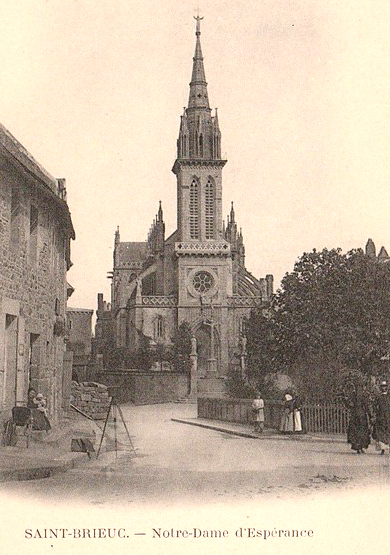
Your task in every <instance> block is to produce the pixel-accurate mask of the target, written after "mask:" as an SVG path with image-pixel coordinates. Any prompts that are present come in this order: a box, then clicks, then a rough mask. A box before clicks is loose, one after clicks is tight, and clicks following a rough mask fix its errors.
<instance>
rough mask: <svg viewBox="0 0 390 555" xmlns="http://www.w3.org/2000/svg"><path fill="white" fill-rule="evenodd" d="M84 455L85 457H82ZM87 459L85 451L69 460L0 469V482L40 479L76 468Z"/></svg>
mask: <svg viewBox="0 0 390 555" xmlns="http://www.w3.org/2000/svg"><path fill="white" fill-rule="evenodd" d="M84 455H85V458H84ZM88 461H89V459H88V457H87V455H86V454H85V453H83V454H78V455H76V456H74V457H72V458H71V459H69V460H66V461H64V462H62V463H60V464H52V463H50V462H48V463H47V465H45V464H44V463H43V464H42V465H39V466H33V467H31V468H17V469H10V470H0V482H9V481H19V482H22V481H26V480H40V479H42V478H50V477H51V476H54V475H55V474H60V473H62V472H66V471H67V470H70V469H72V468H76V467H77V466H79V464H82V463H83V462H88Z"/></svg>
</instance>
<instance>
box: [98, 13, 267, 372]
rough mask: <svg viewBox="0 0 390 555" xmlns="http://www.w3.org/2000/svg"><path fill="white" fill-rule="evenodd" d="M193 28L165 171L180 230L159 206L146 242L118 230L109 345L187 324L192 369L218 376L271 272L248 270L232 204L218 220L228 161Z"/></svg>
mask: <svg viewBox="0 0 390 555" xmlns="http://www.w3.org/2000/svg"><path fill="white" fill-rule="evenodd" d="M200 34H201V33H200V19H199V18H197V23H196V45H195V54H194V58H193V66H192V78H191V83H190V91H189V99H188V105H187V107H186V108H185V109H184V112H183V114H182V116H181V118H180V129H179V137H178V140H177V158H176V161H175V163H174V165H173V168H172V171H173V173H174V175H175V176H176V183H177V229H176V231H174V232H173V233H172V234H171V235H170V236H169V237H166V234H165V223H164V217H163V209H162V205H161V202H160V205H159V207H158V212H157V214H156V217H155V219H154V220H153V223H152V226H151V228H150V230H149V234H148V238H147V240H146V241H145V242H123V241H122V240H121V237H120V232H119V228H118V229H117V231H116V233H115V244H114V255H113V258H114V260H113V270H112V274H111V277H112V286H111V318H112V325H113V334H114V337H115V342H116V346H117V347H128V348H129V349H133V350H136V349H137V348H138V347H139V346H140V345H141V340H142V339H143V338H145V337H147V338H149V339H150V342H151V344H152V345H153V344H154V345H157V344H159V343H165V344H167V343H169V342H170V340H171V337H172V335H173V334H174V331H175V330H176V329H177V327H178V326H180V324H181V323H182V322H188V323H189V325H190V326H191V330H192V334H193V336H194V338H196V340H197V341H196V348H197V355H198V375H199V376H200V377H205V376H213V377H222V376H226V374H227V372H228V368H229V367H230V366H231V365H235V364H237V362H238V363H239V360H240V351H242V349H243V348H245V339H244V337H243V321H244V318H245V317H247V316H248V315H249V312H250V310H251V309H252V308H254V307H262V306H266V305H267V303H268V302H269V299H270V297H271V295H272V292H273V277H272V276H271V275H267V276H266V277H265V278H262V279H256V278H255V277H254V276H253V275H252V274H251V273H250V272H249V271H248V270H247V269H246V267H245V247H244V240H243V234H242V231H241V229H239V228H238V225H237V221H236V215H235V210H234V207H233V203H232V204H231V210H230V214H229V215H228V217H227V222H226V224H225V222H224V221H223V218H222V189H223V188H222V170H223V168H224V166H225V164H226V162H227V161H226V160H225V159H223V158H222V154H221V152H222V150H221V131H220V127H219V122H218V113H217V110H215V112H214V114H212V110H211V108H210V103H209V96H208V89H207V83H206V77H205V70H204V64H203V55H202V49H201V43H200ZM102 314H103V312H102ZM97 325H98V326H99V325H101V324H100V321H99V314H98V324H97Z"/></svg>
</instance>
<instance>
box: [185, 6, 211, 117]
mask: <svg viewBox="0 0 390 555" xmlns="http://www.w3.org/2000/svg"><path fill="white" fill-rule="evenodd" d="M194 19H195V21H196V33H195V35H196V45H195V54H194V57H193V64H192V76H191V83H190V98H189V102H188V107H189V108H201V109H206V110H210V106H209V99H208V95H207V83H206V76H205V72H204V66H203V54H202V47H201V45H200V22H201V21H202V19H203V17H200V16H199V13H198V15H197V16H196V17H194Z"/></svg>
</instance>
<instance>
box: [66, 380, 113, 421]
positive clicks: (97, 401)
mask: <svg viewBox="0 0 390 555" xmlns="http://www.w3.org/2000/svg"><path fill="white" fill-rule="evenodd" d="M71 403H72V405H74V406H75V407H76V408H78V409H79V410H81V411H82V412H83V413H85V414H87V415H88V416H90V417H91V418H93V419H94V420H104V419H105V417H106V416H107V411H108V408H109V406H110V397H109V395H108V390H107V387H106V386H105V385H103V384H101V383H96V382H81V383H77V382H72V388H71Z"/></svg>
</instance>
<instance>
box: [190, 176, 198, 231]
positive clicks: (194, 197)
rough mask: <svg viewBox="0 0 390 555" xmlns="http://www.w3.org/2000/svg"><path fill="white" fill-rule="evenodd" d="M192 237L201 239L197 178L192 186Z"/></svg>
mask: <svg viewBox="0 0 390 555" xmlns="http://www.w3.org/2000/svg"><path fill="white" fill-rule="evenodd" d="M190 238H191V239H199V182H198V180H197V179H195V178H194V179H193V180H192V183H191V186H190Z"/></svg>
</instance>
